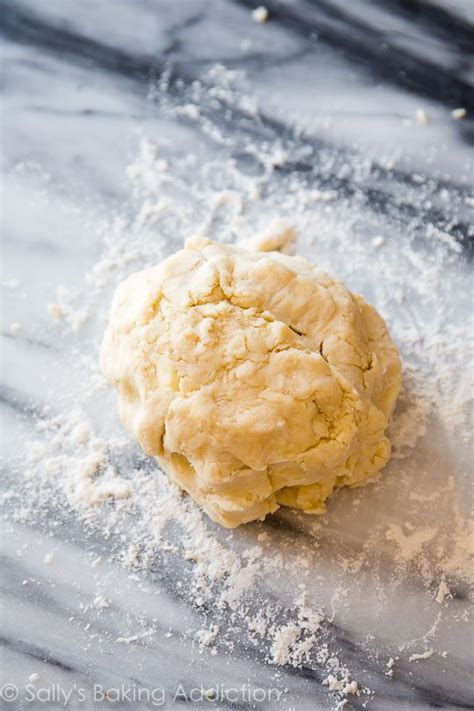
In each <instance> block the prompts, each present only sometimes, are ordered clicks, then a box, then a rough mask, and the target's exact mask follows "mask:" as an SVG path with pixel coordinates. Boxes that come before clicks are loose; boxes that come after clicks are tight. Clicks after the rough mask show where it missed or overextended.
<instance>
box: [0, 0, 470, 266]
mask: <svg viewBox="0 0 474 711" xmlns="http://www.w3.org/2000/svg"><path fill="white" fill-rule="evenodd" d="M239 2H243V3H244V4H245V3H247V4H249V6H250V5H252V6H253V3H252V2H251V1H250V0H239ZM0 6H1V7H2V10H3V12H2V22H1V24H0V33H2V34H3V35H4V36H5V37H7V38H8V39H10V40H12V41H17V42H20V43H26V44H33V45H34V46H36V47H38V48H39V49H41V50H42V51H46V52H48V53H51V54H53V55H60V56H61V57H62V58H63V59H64V58H67V59H68V60H69V61H73V62H77V63H79V64H81V65H83V64H84V63H85V64H86V65H89V66H90V67H91V68H92V67H95V68H97V69H102V70H104V71H108V72H113V73H116V74H118V75H120V76H122V77H125V78H129V79H134V80H135V81H136V82H138V83H139V86H140V87H142V85H143V82H144V81H145V80H152V79H153V78H154V79H157V78H158V77H159V76H163V74H164V73H165V72H166V75H167V89H168V91H169V92H170V93H171V94H174V95H176V94H177V93H179V92H182V90H183V86H184V87H185V88H186V87H187V86H189V84H190V83H191V81H192V80H193V79H194V75H193V73H192V71H191V70H192V67H188V68H189V70H190V71H189V72H187V71H186V72H185V71H184V67H183V66H181V64H180V63H177V62H174V63H171V64H170V63H167V62H166V60H165V59H163V58H161V57H160V58H157V57H153V56H150V55H139V54H137V55H131V54H129V53H126V52H124V51H122V50H118V49H115V48H113V47H110V46H106V45H103V44H101V43H98V42H96V41H94V40H91V39H90V38H88V37H85V36H84V35H81V34H78V33H75V32H73V31H71V30H68V29H65V28H58V27H55V26H53V25H50V24H48V23H47V22H45V21H44V20H43V19H41V17H40V16H32V15H31V14H26V13H25V12H24V11H23V10H22V9H21V8H18V7H16V6H15V4H14V3H13V2H11V0H2V3H1V5H0ZM269 7H270V5H269ZM325 8H326V10H325ZM318 9H319V11H322V10H325V11H327V12H329V10H331V13H330V14H331V16H333V15H334V13H335V12H336V9H335V8H334V7H329V8H327V7H326V4H325V2H319V3H318ZM303 10H305V14H304V17H303V15H302V14H301V13H302V11H303ZM271 12H272V18H274V17H275V19H276V20H278V19H280V20H281V21H282V22H283V23H284V24H285V27H287V28H288V29H293V30H294V31H296V32H298V33H299V34H300V35H302V36H304V37H306V38H307V37H308V36H310V35H311V32H314V31H315V26H314V22H315V20H314V19H313V20H311V19H309V20H308V19H307V8H306V6H305V3H304V2H303V3H302V2H298V3H291V4H284V5H281V4H279V3H277V4H275V7H273V6H272V7H271ZM289 13H293V14H291V16H290V14H289ZM298 13H299V14H298ZM335 17H336V18H337V19H339V20H340V21H341V23H343V22H344V21H345V22H346V23H348V22H349V23H350V21H349V20H347V18H346V20H344V17H339V16H338V14H337V12H336V16H335ZM200 19H201V16H200V15H195V16H193V17H192V18H188V20H187V21H185V23H183V26H188V25H189V24H195V23H196V22H198V21H199V20H200ZM183 26H180V29H183ZM175 31H177V28H174V30H173V32H172V33H171V38H170V44H169V47H171V46H172V44H173V41H174V40H173V37H172V35H173V34H174V32H175ZM318 36H320V31H319V30H318ZM322 39H323V37H322ZM336 39H337V38H334V43H336V44H337V43H338V42H339V41H340V43H341V45H339V44H338V45H337V46H343V47H345V42H344V37H343V36H342V35H341V37H339V39H338V40H337V41H336ZM379 41H380V38H379ZM360 42H361V45H364V46H366V45H365V43H366V42H367V43H368V44H371V43H373V39H370V38H366V39H365V40H364V41H362V39H361V40H360ZM370 51H371V52H373V50H372V49H371V50H370ZM392 51H393V48H391V49H390V54H391V53H392ZM164 54H166V52H165V53H164ZM371 59H372V60H374V66H375V67H378V66H379V58H378V56H377V57H376V56H375V55H373V54H371ZM375 60H376V61H375ZM421 80H422V77H421V76H420V81H421ZM405 88H407V87H405ZM466 105H467V104H466ZM229 108H230V111H229ZM202 113H203V115H204V116H206V117H207V118H210V119H211V120H213V121H215V122H216V124H217V125H219V126H220V127H222V126H223V127H225V126H226V125H227V126H228V127H229V129H231V130H232V133H233V135H235V134H236V128H240V129H243V130H244V132H245V134H247V135H252V136H253V137H255V138H257V139H259V140H268V139H270V138H272V139H273V138H275V136H277V137H279V138H282V139H286V140H291V141H293V143H295V139H294V130H293V128H292V127H290V126H289V125H285V124H284V123H282V122H281V121H280V120H278V119H276V118H274V117H271V116H268V115H265V114H264V113H262V115H261V116H260V117H259V119H258V120H257V121H255V120H249V116H248V115H246V114H244V113H243V112H241V111H240V112H239V111H238V110H237V109H236V108H235V107H225V108H223V110H219V109H217V108H214V107H209V108H207V109H206V110H204V111H203V112H202ZM181 120H183V119H181ZM239 123H240V126H239ZM296 143H298V141H296ZM300 145H306V146H310V147H311V148H312V149H315V150H316V149H317V150H320V149H321V148H327V149H329V150H331V151H332V152H333V153H334V154H336V155H339V156H340V157H341V160H345V158H346V156H347V149H345V148H340V147H337V146H334V145H331V144H329V143H328V142H323V141H321V140H319V139H316V138H312V137H311V138H309V137H306V138H305V139H304V144H302V143H301V142H300ZM234 157H236V158H237V159H238V153H237V154H236V155H235V156H234ZM279 170H280V171H281V172H282V173H285V172H299V173H302V172H303V173H307V174H308V176H311V178H312V179H314V180H318V181H321V178H323V177H324V176H321V174H320V173H318V166H317V164H316V163H315V164H312V163H310V162H308V161H302V160H298V161H293V162H289V163H288V164H287V165H285V166H282V167H281V168H280V169H279ZM394 176H396V177H397V178H398V179H399V180H400V181H401V182H402V183H403V184H405V183H407V182H411V177H410V176H409V175H408V174H404V173H403V172H401V171H398V173H396V172H389V171H387V170H386V169H384V168H383V167H382V166H380V165H378V166H376V167H374V178H376V179H377V180H379V179H380V178H381V177H383V178H385V179H387V180H390V181H393V178H394ZM326 177H327V176H326ZM319 184H321V183H319ZM327 187H328V188H331V189H335V190H337V191H338V192H339V193H340V194H341V196H343V197H352V196H354V195H355V194H357V193H360V194H363V195H365V199H366V201H367V207H368V208H369V209H371V210H372V211H374V212H380V213H382V214H385V215H387V216H390V217H395V218H399V217H400V216H402V215H403V216H405V217H406V218H407V219H413V218H415V217H419V218H420V219H422V220H427V221H430V222H431V223H432V224H433V225H435V226H436V227H438V228H439V229H441V230H443V229H444V228H445V225H446V220H445V218H444V214H443V212H442V210H440V209H437V208H435V207H432V208H429V209H425V208H423V209H421V210H420V208H419V207H418V206H412V205H407V204H403V205H400V203H399V202H398V201H394V199H393V198H392V196H391V195H389V194H388V193H387V192H385V191H383V190H382V189H381V188H380V187H378V188H369V187H368V186H365V185H361V184H355V183H354V182H353V181H351V179H350V178H335V177H334V176H330V178H327ZM443 187H450V188H451V189H452V188H453V186H452V184H451V185H449V186H448V184H447V183H446V182H444V181H441V180H439V181H437V188H439V189H441V188H443ZM459 192H460V194H467V190H466V189H465V188H464V189H460V190H459ZM450 232H451V233H452V234H453V236H454V237H456V238H457V239H458V240H459V242H460V243H461V244H462V245H463V246H464V247H465V252H466V255H467V256H469V257H470V258H472V256H473V255H474V241H473V240H472V238H471V236H470V234H469V225H468V224H467V223H463V222H462V221H459V222H458V223H457V224H456V225H455V226H454V227H452V228H451V229H450Z"/></svg>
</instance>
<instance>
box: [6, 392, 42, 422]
mask: <svg viewBox="0 0 474 711" xmlns="http://www.w3.org/2000/svg"><path fill="white" fill-rule="evenodd" d="M0 404H1V405H3V406H4V407H7V408H8V409H9V410H13V411H14V412H16V413H17V414H19V415H23V416H24V417H28V418H30V419H35V420H36V419H40V420H41V419H44V417H45V416H44V413H43V412H42V410H41V408H39V407H38V406H37V405H32V404H31V401H27V400H25V399H24V398H23V397H22V396H21V395H20V394H19V393H18V391H17V390H15V389H14V388H12V387H11V386H9V385H5V384H3V385H2V384H0Z"/></svg>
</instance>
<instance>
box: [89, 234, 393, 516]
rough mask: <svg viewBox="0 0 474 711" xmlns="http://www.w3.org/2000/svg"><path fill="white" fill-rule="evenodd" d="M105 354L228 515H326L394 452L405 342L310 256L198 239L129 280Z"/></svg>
mask: <svg viewBox="0 0 474 711" xmlns="http://www.w3.org/2000/svg"><path fill="white" fill-rule="evenodd" d="M100 360H101V367H102V370H103V372H104V374H105V376H106V377H107V379H108V380H109V382H111V383H112V384H113V385H114V386H115V388H116V389H117V392H118V408H119V414H120V417H121V419H122V421H123V423H124V425H125V427H127V429H128V430H129V431H130V432H131V433H132V435H133V436H134V437H135V438H136V439H137V440H138V442H139V443H140V444H141V446H142V447H143V449H144V450H145V452H147V453H148V454H151V455H155V456H156V457H157V458H158V461H159V463H160V465H161V467H162V468H163V469H164V470H165V471H166V472H167V474H168V475H169V476H170V477H171V479H173V481H175V482H177V483H178V484H179V486H180V487H182V488H183V489H185V490H186V491H187V492H188V493H189V494H191V496H192V497H193V498H194V499H195V500H196V501H197V502H198V503H199V504H200V505H201V506H202V508H203V509H204V510H205V511H206V513H207V514H208V515H209V516H210V517H211V518H212V519H213V520H214V521H217V522H218V523H220V524H222V525H223V526H227V527H230V528H232V527H235V526H238V525H239V524H241V523H245V522H247V521H252V520H253V519H263V518H264V517H265V516H266V515H267V514H268V513H271V512H272V511H275V510H276V509H277V508H278V507H279V506H280V505H284V506H292V507H295V508H299V509H302V510H303V511H306V512H307V513H322V512H324V510H325V506H324V501H325V499H326V498H327V497H328V496H329V494H330V493H331V492H332V491H333V489H334V488H335V487H339V486H343V485H349V486H357V485H360V484H361V483H362V482H364V480H366V479H367V478H369V477H372V476H373V475H374V474H376V472H378V471H379V470H380V469H381V467H382V466H383V465H384V464H385V462H386V461H387V459H388V458H389V455H390V443H389V441H388V439H387V438H386V437H385V434H384V432H385V428H386V427H387V423H388V418H389V416H390V413H391V411H392V408H393V406H394V403H395V400H396V397H397V394H398V391H399V386H400V361H399V357H398V353H397V350H396V348H395V346H394V344H393V342H392V340H391V338H390V336H389V334H388V332H387V327H386V325H385V323H384V321H383V320H382V318H381V317H380V316H379V315H378V313H377V312H376V311H375V309H374V308H372V306H369V305H368V304H366V303H365V301H364V300H363V299H362V298H361V297H360V296H358V295H356V294H352V293H351V292H350V291H348V290H347V289H346V288H345V287H344V286H343V285H342V284H340V283H339V282H337V281H335V280H334V279H332V278H331V277H329V276H328V275H327V274H325V273H324V272H323V271H321V270H320V269H318V268H317V267H314V266H313V265H312V264H310V263H309V262H308V261H307V260H306V259H303V258H302V257H292V256H288V255H284V254H280V253H278V252H270V253H265V252H249V251H247V250H245V249H241V248H237V247H234V246H229V245H224V244H218V243H215V242H211V241H209V240H207V239H203V238H194V239H192V240H189V241H188V242H187V243H186V245H185V248H184V249H182V250H180V251H179V252H177V253H176V254H174V255H173V256H171V257H169V258H168V259H166V260H165V261H164V262H162V263H161V264H159V265H158V266H156V267H153V268H151V269H146V270H144V271H142V272H139V273H136V274H132V276H130V277H129V278H128V279H127V280H126V281H125V282H124V283H123V284H122V285H121V286H120V287H119V288H118V290H117V292H116V294H115V297H114V301H113V305H112V310H111V314H110V323H109V326H108V328H107V331H106V333H105V337H104V341H103V343H102V348H101V356H100Z"/></svg>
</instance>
